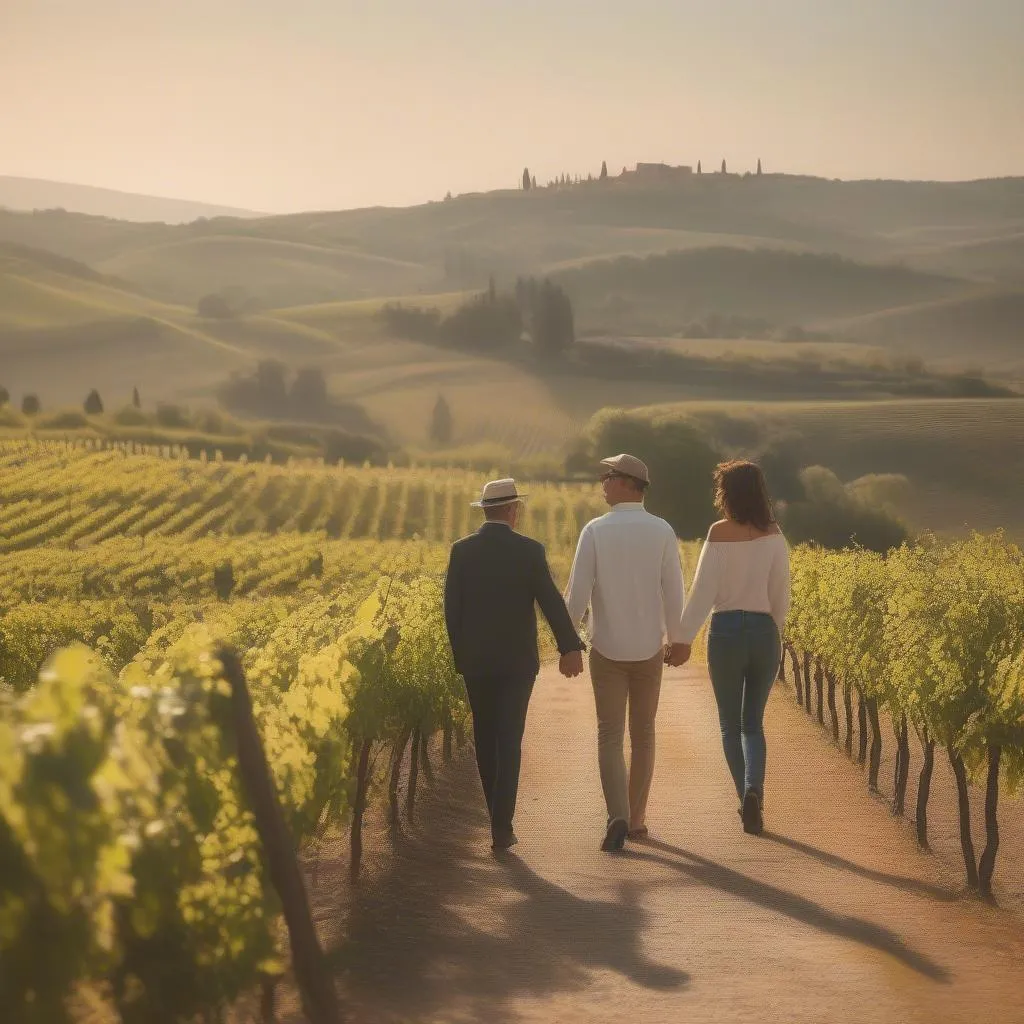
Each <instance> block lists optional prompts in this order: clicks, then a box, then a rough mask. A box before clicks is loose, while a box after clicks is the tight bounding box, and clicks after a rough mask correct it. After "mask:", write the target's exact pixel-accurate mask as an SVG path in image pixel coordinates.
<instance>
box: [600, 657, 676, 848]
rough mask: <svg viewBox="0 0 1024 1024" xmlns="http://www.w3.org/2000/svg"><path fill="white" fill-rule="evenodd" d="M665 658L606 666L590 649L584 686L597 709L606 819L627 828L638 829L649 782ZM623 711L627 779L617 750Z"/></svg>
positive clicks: (620, 744)
mask: <svg viewBox="0 0 1024 1024" xmlns="http://www.w3.org/2000/svg"><path fill="white" fill-rule="evenodd" d="M664 667H665V654H664V651H662V650H660V649H659V651H658V653H657V654H656V655H654V657H652V658H648V659H647V660H646V661H612V660H611V659H610V658H606V657H604V655H602V654H600V653H599V652H598V651H596V650H594V649H593V648H591V650H590V681H591V682H592V683H593V686H594V702H595V704H596V705H597V760H598V764H599V766H600V769H601V788H602V789H603V790H604V801H605V804H606V805H607V807H608V820H609V822H611V821H612V820H613V819H615V818H621V819H623V820H624V821H628V822H629V827H630V828H639V827H640V826H641V825H643V824H644V816H645V815H646V813H647V798H648V796H649V795H650V792H651V780H652V779H653V778H654V719H655V716H656V715H657V713H658V697H659V696H660V694H661V674H662V671H663V669H664ZM627 704H628V707H629V745H630V748H631V757H630V766H629V777H628V781H627V777H626V759H625V756H624V755H623V750H622V745H623V739H624V736H625V731H626V707H627Z"/></svg>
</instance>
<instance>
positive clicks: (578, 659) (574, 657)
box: [558, 651, 583, 679]
mask: <svg viewBox="0 0 1024 1024" xmlns="http://www.w3.org/2000/svg"><path fill="white" fill-rule="evenodd" d="M558 671H559V672H561V673H562V675H563V676H565V677H566V679H571V678H572V677H573V676H578V675H582V674H583V654H582V653H581V652H580V651H567V652H566V653H565V654H563V655H562V656H561V657H560V658H559V659H558Z"/></svg>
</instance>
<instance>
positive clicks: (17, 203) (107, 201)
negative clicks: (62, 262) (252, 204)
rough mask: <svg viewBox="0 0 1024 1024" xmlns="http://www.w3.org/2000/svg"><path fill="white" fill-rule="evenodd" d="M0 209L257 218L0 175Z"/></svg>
mask: <svg viewBox="0 0 1024 1024" xmlns="http://www.w3.org/2000/svg"><path fill="white" fill-rule="evenodd" d="M0 207H7V208H8V209H10V210H55V209H63V210H69V211H72V212H74V213H87V214H92V215H94V216H98V217H114V218H117V219H119V220H129V221H163V222H165V223H167V224H183V223H187V222H189V221H193V220H196V219H197V218H199V217H257V216H260V215H259V214H257V213H254V212H253V211H251V210H242V209H238V208H236V207H232V206H215V205H213V204H211V203H196V202H192V201H191V200H188V199H164V198H160V197H157V196H143V195H137V194H135V193H132V192H118V191H116V190H115V189H109V188H96V187H94V186H92V185H72V184H68V183H67V182H62V181H46V180H44V179H41V178H17V177H11V176H8V175H0Z"/></svg>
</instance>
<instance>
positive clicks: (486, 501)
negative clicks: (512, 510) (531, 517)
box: [470, 477, 526, 508]
mask: <svg viewBox="0 0 1024 1024" xmlns="http://www.w3.org/2000/svg"><path fill="white" fill-rule="evenodd" d="M525 497H526V495H525V494H520V493H519V492H518V491H517V490H516V482H515V480H513V479H512V477H505V479H503V480H490V481H488V482H487V483H486V484H484V489H483V491H481V492H480V500H479V501H473V502H470V504H471V505H472V506H473V508H494V507H495V506H496V505H511V504H513V503H514V502H517V501H522V500H523V498H525Z"/></svg>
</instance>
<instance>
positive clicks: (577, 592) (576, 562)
mask: <svg viewBox="0 0 1024 1024" xmlns="http://www.w3.org/2000/svg"><path fill="white" fill-rule="evenodd" d="M596 573H597V549H596V548H595V547H594V531H593V530H591V528H590V526H589V524H588V525H587V526H584V527H583V532H582V533H581V534H580V540H579V543H578V544H577V545H576V555H575V557H574V558H573V560H572V570H571V571H570V573H569V586H568V587H567V588H566V591H565V606H566V608H568V609H569V618H570V620H571V621H572V624H573V627H574V628H575V629H579V627H580V623H581V622H582V621H583V616H584V614H585V613H586V611H587V607H588V606H589V604H590V599H591V597H592V596H593V593H594V579H595V577H596Z"/></svg>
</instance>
